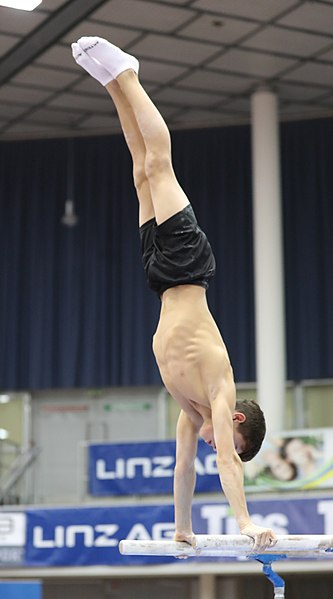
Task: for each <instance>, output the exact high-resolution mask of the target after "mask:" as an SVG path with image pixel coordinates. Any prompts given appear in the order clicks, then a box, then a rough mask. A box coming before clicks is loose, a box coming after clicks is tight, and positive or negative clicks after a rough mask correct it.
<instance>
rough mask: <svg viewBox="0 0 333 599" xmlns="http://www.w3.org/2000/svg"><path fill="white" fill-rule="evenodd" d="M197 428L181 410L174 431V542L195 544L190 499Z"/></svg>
mask: <svg viewBox="0 0 333 599" xmlns="http://www.w3.org/2000/svg"><path fill="white" fill-rule="evenodd" d="M197 448H198V427H197V426H196V425H195V424H194V423H193V421H192V420H191V418H190V416H189V415H188V414H186V413H185V412H184V410H181V412H180V414H179V418H178V422H177V430H176V465H175V473H174V506H175V527H176V532H175V537H174V539H175V541H186V542H187V543H190V544H191V545H192V544H194V543H195V536H194V534H193V531H192V518H191V508H192V498H193V492H194V487H195V480H196V473H195V457H196V454H197Z"/></svg>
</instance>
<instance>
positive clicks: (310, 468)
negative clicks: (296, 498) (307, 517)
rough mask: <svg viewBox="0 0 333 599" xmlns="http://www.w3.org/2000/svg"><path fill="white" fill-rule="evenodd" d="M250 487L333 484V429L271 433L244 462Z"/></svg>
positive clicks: (325, 485)
mask: <svg viewBox="0 0 333 599" xmlns="http://www.w3.org/2000/svg"><path fill="white" fill-rule="evenodd" d="M245 487H246V489H247V490H252V489H253V490H254V491H265V490H271V489H281V490H283V489H285V490H291V489H320V488H332V487H333V429H329V428H326V429H307V430H297V431H288V432H283V433H278V434H276V435H273V436H270V437H268V438H267V440H266V441H265V442H264V444H263V447H262V449H261V451H260V453H259V455H258V456H256V458H255V459H254V460H253V461H252V462H250V463H248V464H246V465H245Z"/></svg>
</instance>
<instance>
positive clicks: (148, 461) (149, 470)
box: [88, 440, 221, 496]
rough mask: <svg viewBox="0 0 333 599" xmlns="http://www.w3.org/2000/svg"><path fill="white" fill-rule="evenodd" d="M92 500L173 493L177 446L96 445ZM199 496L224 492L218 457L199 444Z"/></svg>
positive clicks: (91, 452)
mask: <svg viewBox="0 0 333 599" xmlns="http://www.w3.org/2000/svg"><path fill="white" fill-rule="evenodd" d="M88 452H89V456H88V463H89V485H88V492H89V494H90V495H92V496H103V495H104V496H111V495H160V494H163V495H166V494H171V493H172V486H173V471H174V466H175V454H176V442H175V441H159V442H154V443H123V444H111V443H109V444H103V445H102V444H98V445H97V444H96V445H95V444H94V445H90V446H89V447H88ZM195 466H196V472H197V480H196V488H195V492H196V493H207V492H219V491H221V485H220V480H219V476H218V471H217V467H216V455H215V453H214V452H213V451H212V449H211V448H210V447H209V446H208V445H207V444H206V443H204V442H203V441H201V440H200V441H199V444H198V453H197V457H196V462H195Z"/></svg>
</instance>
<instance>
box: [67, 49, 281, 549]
mask: <svg viewBox="0 0 333 599" xmlns="http://www.w3.org/2000/svg"><path fill="white" fill-rule="evenodd" d="M72 53H73V57H74V59H75V61H76V62H77V63H78V64H79V65H80V66H81V67H83V68H84V69H85V70H86V71H87V72H88V73H89V74H90V75H91V76H92V77H94V78H95V79H97V81H99V83H101V84H102V85H103V86H105V87H106V89H107V91H108V93H109V95H110V96H111V98H112V100H113V102H114V104H115V107H116V110H117V113H118V116H119V119H120V123H121V126H122V130H123V133H124V137H125V140H126V143H127V145H128V148H129V151H130V153H131V156H132V159H133V177H134V185H135V188H136V192H137V195H138V200H139V227H140V238H141V248H142V257H143V265H144V268H145V272H146V276H147V280H148V283H149V286H150V287H151V288H152V289H153V290H154V291H155V292H157V294H158V295H159V297H160V300H161V311H160V318H159V323H158V326H157V330H156V332H155V335H154V338H153V351H154V355H155V358H156V361H157V364H158V367H159V371H160V374H161V377H162V380H163V383H164V385H165V387H166V388H167V390H168V391H169V393H170V394H171V395H172V397H173V398H174V399H175V400H176V401H177V402H178V404H179V406H180V408H181V410H180V415H179V419H178V423H177V432H176V465H175V472H174V505H175V537H174V540H176V541H185V542H187V543H189V544H190V545H193V546H195V535H194V533H193V531H192V521H191V506H192V498H193V492H194V486H195V468H194V462H195V456H196V452H197V443H198V436H200V437H202V438H203V439H204V441H205V442H206V443H208V444H209V445H210V446H212V448H213V449H214V450H215V451H216V452H217V458H216V461H217V467H218V472H219V476H220V481H221V485H222V488H223V492H224V494H225V496H226V498H227V500H228V502H229V504H230V506H231V508H232V510H233V513H234V516H235V518H236V521H237V524H238V526H239V529H240V532H241V534H244V535H248V536H249V537H251V538H253V539H254V550H255V551H259V550H265V549H266V548H267V547H269V546H272V545H273V544H274V543H275V540H276V536H275V534H274V532H273V531H272V530H271V529H269V528H263V527H260V526H257V525H255V524H254V523H253V522H252V521H251V519H250V516H249V513H248V510H247V505H246V499H245V494H244V483H243V467H242V461H247V460H250V459H251V458H252V457H253V456H255V455H256V453H257V452H258V451H259V449H260V446H261V444H262V441H263V438H264V435H265V420H264V416H263V414H262V412H261V410H260V408H259V406H258V405H257V404H256V403H255V402H252V401H247V402H246V401H243V402H240V401H237V402H236V390H235V384H234V379H233V372H232V368H231V365H230V361H229V357H228V353H227V349H226V347H225V344H224V342H223V339H222V337H221V334H220V332H219V330H218V327H217V325H216V323H215V322H214V319H213V317H212V315H211V313H210V311H209V308H208V305H207V300H206V290H207V288H208V284H209V280H210V279H211V278H212V277H213V275H214V273H215V259H214V256H213V253H212V249H211V246H210V244H209V242H208V240H207V237H206V235H205V234H204V232H203V231H202V230H201V229H200V227H199V226H198V224H197V221H196V217H195V215H194V212H193V209H192V206H191V204H190V202H189V200H188V198H187V197H186V195H185V193H184V191H183V189H182V188H181V187H180V185H179V183H178V181H177V179H176V176H175V173H174V170H173V166H172V158H171V140H170V133H169V130H168V128H167V125H166V124H165V122H164V120H163V118H162V116H161V114H160V113H159V111H158V110H157V108H156V107H155V106H154V104H153V102H152V101H151V99H150V98H149V96H148V95H147V93H146V92H145V90H144V89H143V87H142V85H141V84H140V82H139V78H138V71H139V63H138V61H137V59H136V58H135V57H134V56H131V55H130V54H127V53H125V52H123V51H122V50H121V49H120V48H118V47H116V46H114V45H113V44H111V43H109V42H108V41H106V40H104V39H102V38H99V37H82V38H80V39H79V40H78V42H77V43H74V44H72Z"/></svg>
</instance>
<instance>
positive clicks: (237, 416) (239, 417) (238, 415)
mask: <svg viewBox="0 0 333 599" xmlns="http://www.w3.org/2000/svg"><path fill="white" fill-rule="evenodd" d="M232 419H233V420H234V421H235V422H239V423H242V422H245V420H246V416H245V414H243V412H234V413H233V416H232Z"/></svg>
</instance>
